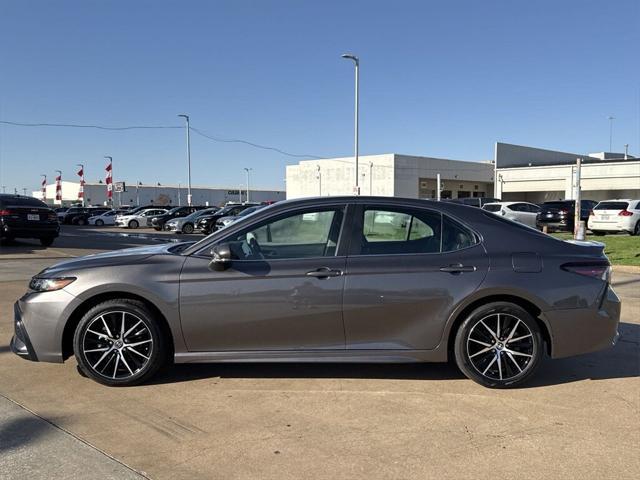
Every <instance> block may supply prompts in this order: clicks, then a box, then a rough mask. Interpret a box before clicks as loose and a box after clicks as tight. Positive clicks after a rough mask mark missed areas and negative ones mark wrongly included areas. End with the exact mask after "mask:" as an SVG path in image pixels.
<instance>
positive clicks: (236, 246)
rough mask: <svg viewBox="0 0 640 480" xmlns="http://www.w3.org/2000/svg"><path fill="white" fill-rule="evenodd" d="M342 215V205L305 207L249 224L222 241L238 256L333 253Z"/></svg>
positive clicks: (264, 257)
mask: <svg viewBox="0 0 640 480" xmlns="http://www.w3.org/2000/svg"><path fill="white" fill-rule="evenodd" d="M342 217H343V210H342V209H329V210H326V209H323V210H307V211H304V212H299V213H294V214H291V215H288V216H285V217H280V218H278V219H277V220H271V221H267V222H266V223H264V222H263V223H261V224H258V225H254V226H251V227H248V228H247V229H245V230H243V231H242V232H241V233H239V234H234V235H233V236H232V237H231V238H227V239H226V240H225V241H226V242H228V243H229V245H230V247H231V251H232V253H233V256H234V258H237V259H239V260H262V259H265V260H275V259H284V258H309V257H329V256H334V255H335V254H336V247H337V245H338V236H339V235H340V227H341V225H342Z"/></svg>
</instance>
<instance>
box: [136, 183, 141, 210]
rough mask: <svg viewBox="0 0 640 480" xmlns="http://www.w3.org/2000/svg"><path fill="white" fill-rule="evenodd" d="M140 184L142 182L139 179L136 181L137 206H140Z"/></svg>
mask: <svg viewBox="0 0 640 480" xmlns="http://www.w3.org/2000/svg"><path fill="white" fill-rule="evenodd" d="M140 185H142V182H141V181H140V180H138V182H136V206H137V207H139V206H140Z"/></svg>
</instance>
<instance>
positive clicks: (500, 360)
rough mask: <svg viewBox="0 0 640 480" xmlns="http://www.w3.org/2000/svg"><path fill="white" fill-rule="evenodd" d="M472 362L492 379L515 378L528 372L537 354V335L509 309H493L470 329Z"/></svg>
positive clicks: (476, 368) (469, 348)
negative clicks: (493, 310)
mask: <svg viewBox="0 0 640 480" xmlns="http://www.w3.org/2000/svg"><path fill="white" fill-rule="evenodd" d="M466 350H467V355H468V358H469V362H470V363H471V365H472V366H473V368H474V369H475V370H476V371H477V372H478V373H479V374H480V375H482V376H483V377H486V378H487V379H490V380H499V381H505V380H513V379H515V378H517V377H521V376H523V375H525V373H526V372H527V371H528V370H529V368H530V367H531V365H532V364H533V361H534V359H535V357H536V355H537V353H538V352H537V344H536V342H534V335H533V332H532V331H531V329H530V328H529V327H528V326H527V324H526V323H525V322H523V321H522V320H521V319H519V318H518V317H516V316H515V315H511V314H508V313H492V314H490V315H487V316H485V317H483V318H481V319H480V320H478V321H477V322H476V324H475V325H474V326H473V327H471V329H470V330H469V335H468V336H467V342H466Z"/></svg>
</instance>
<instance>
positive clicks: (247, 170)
mask: <svg viewBox="0 0 640 480" xmlns="http://www.w3.org/2000/svg"><path fill="white" fill-rule="evenodd" d="M251 170H253V168H247V167H244V171H245V172H247V203H249V193H250V191H251V188H250V187H249V172H251Z"/></svg>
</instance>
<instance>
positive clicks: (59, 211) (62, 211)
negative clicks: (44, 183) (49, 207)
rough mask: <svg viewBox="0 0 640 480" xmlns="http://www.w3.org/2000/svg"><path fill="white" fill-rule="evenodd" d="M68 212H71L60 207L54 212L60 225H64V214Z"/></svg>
mask: <svg viewBox="0 0 640 480" xmlns="http://www.w3.org/2000/svg"><path fill="white" fill-rule="evenodd" d="M67 210H69V209H68V208H67V207H60V208H56V209H54V210H53V211H54V212H56V217H57V218H58V221H59V222H60V223H62V219H63V218H64V214H65V213H67Z"/></svg>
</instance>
